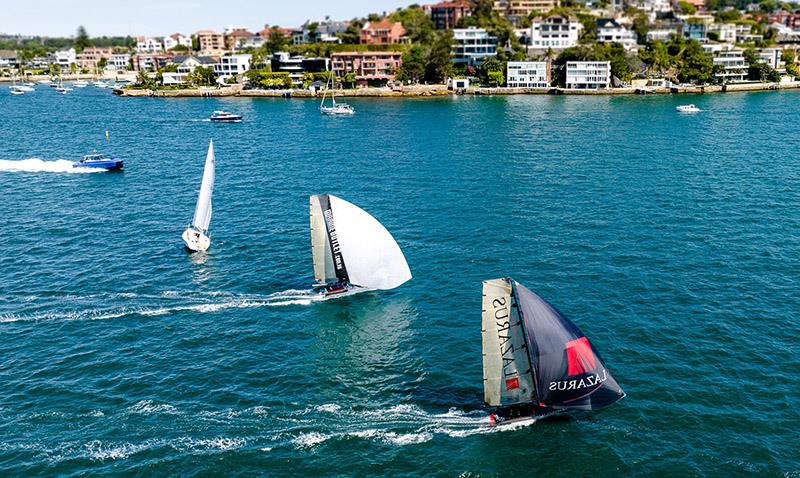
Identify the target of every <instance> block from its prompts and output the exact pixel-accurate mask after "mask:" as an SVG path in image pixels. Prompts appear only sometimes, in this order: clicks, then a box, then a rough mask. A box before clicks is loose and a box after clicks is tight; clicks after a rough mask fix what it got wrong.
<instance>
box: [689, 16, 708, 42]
mask: <svg viewBox="0 0 800 478" xmlns="http://www.w3.org/2000/svg"><path fill="white" fill-rule="evenodd" d="M708 26H709V23H707V22H705V21H703V20H700V19H696V18H689V19H688V20H687V21H686V22H685V23H684V24H683V37H684V38H688V39H690V40H697V41H699V42H703V41H705V40H706V38H708Z"/></svg>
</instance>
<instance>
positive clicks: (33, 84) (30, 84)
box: [22, 81, 36, 88]
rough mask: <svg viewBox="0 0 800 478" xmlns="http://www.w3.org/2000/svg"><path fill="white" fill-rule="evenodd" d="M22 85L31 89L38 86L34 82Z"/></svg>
mask: <svg viewBox="0 0 800 478" xmlns="http://www.w3.org/2000/svg"><path fill="white" fill-rule="evenodd" d="M22 85H23V86H27V87H29V88H33V87H34V86H36V83H34V82H32V81H26V82H25V83H23V84H22Z"/></svg>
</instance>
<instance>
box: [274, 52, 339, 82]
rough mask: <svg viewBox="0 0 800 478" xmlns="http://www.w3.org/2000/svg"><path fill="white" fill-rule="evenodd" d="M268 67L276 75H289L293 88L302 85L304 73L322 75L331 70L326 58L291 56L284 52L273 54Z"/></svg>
mask: <svg viewBox="0 0 800 478" xmlns="http://www.w3.org/2000/svg"><path fill="white" fill-rule="evenodd" d="M270 66H271V69H272V71H274V72H276V73H277V72H279V73H289V78H291V79H292V84H293V85H294V86H301V85H302V84H303V75H304V74H305V73H323V72H326V71H329V70H330V69H331V63H330V60H328V59H327V58H308V57H305V56H292V55H290V54H289V53H288V52H285V51H279V52H277V53H274V54H273V55H272V58H271V59H270Z"/></svg>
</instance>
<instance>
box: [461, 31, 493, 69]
mask: <svg viewBox="0 0 800 478" xmlns="http://www.w3.org/2000/svg"><path fill="white" fill-rule="evenodd" d="M496 56H497V37H495V36H492V35H489V32H487V31H486V29H484V28H476V27H469V28H456V29H454V30H453V63H456V64H465V65H473V66H474V65H480V64H481V63H483V62H484V61H486V60H487V59H488V58H494V57H496Z"/></svg>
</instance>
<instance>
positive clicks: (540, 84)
mask: <svg viewBox="0 0 800 478" xmlns="http://www.w3.org/2000/svg"><path fill="white" fill-rule="evenodd" d="M506 78H507V79H506V84H507V85H508V86H509V88H549V87H550V65H549V64H548V62H546V61H509V62H508V66H507V67H506Z"/></svg>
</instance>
